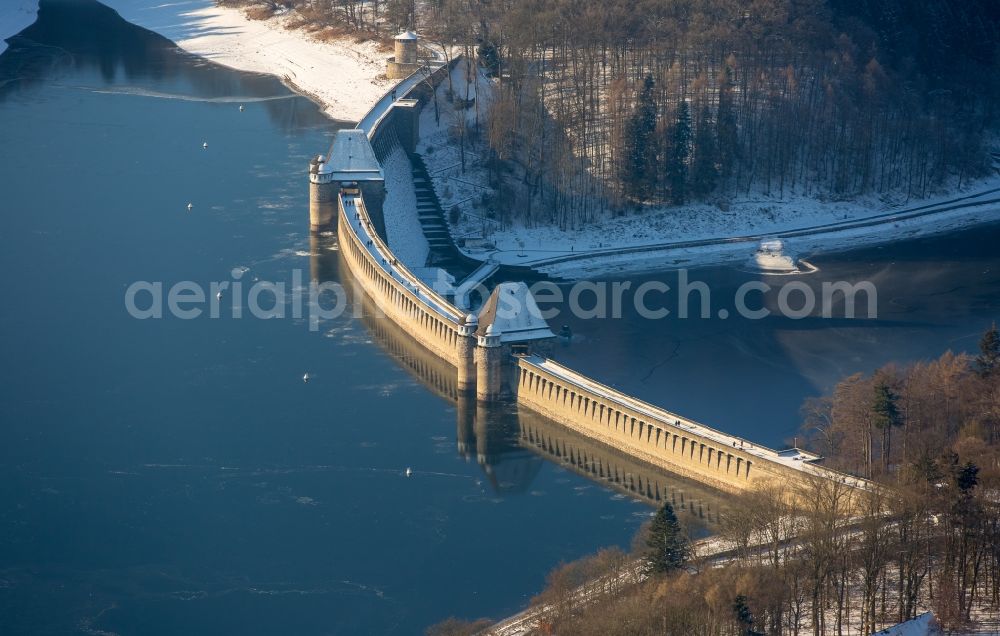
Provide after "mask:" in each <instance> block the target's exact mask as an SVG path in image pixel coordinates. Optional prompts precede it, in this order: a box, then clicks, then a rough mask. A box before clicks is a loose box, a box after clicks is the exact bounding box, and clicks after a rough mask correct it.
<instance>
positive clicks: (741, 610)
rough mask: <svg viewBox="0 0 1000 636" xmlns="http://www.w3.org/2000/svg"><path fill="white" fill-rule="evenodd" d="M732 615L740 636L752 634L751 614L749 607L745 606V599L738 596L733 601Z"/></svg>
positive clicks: (742, 596)
mask: <svg viewBox="0 0 1000 636" xmlns="http://www.w3.org/2000/svg"><path fill="white" fill-rule="evenodd" d="M733 614H735V617H736V626H737V629H738V630H739V634H741V636H750V635H751V634H753V633H754V632H753V629H752V628H753V613H752V612H751V611H750V605H748V604H747V597H746V596H745V595H743V594H740V595H738V596H737V597H736V599H735V600H734V601H733Z"/></svg>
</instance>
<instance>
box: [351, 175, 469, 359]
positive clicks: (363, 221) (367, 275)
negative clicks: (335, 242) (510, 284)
mask: <svg viewBox="0 0 1000 636" xmlns="http://www.w3.org/2000/svg"><path fill="white" fill-rule="evenodd" d="M338 208H339V210H338V211H339V215H338V216H339V217H340V220H339V232H338V234H339V236H340V240H341V249H343V250H344V253H345V255H346V257H347V259H348V262H349V264H350V266H351V270H352V271H353V272H354V273H355V279H356V280H357V281H358V282H359V283H360V284H361V286H362V287H363V288H364V290H365V292H366V293H367V294H368V295H369V296H370V297H371V298H372V300H373V301H374V302H375V305H376V306H377V307H378V308H379V309H380V310H381V311H382V312H384V313H385V315H386V316H387V317H389V318H390V319H391V320H392V321H393V322H395V323H397V324H399V325H400V326H401V327H403V328H404V329H406V330H408V331H410V332H411V333H413V334H414V335H415V336H417V338H418V339H419V340H420V341H421V343H423V344H424V346H426V347H427V348H428V349H430V350H431V351H433V352H434V353H436V354H437V355H439V356H441V357H442V358H444V359H445V360H447V361H448V362H449V363H451V364H453V365H456V366H457V365H458V364H459V359H458V339H459V337H460V335H459V332H458V329H459V324H460V322H461V320H462V317H463V314H462V312H461V311H459V310H458V309H457V308H456V307H455V306H454V305H452V304H451V303H449V302H448V301H447V300H445V299H444V298H443V297H442V296H441V295H440V294H438V293H437V292H436V291H434V290H433V289H431V287H429V286H428V285H427V284H426V283H424V282H423V281H421V280H420V279H419V278H417V277H416V276H415V275H414V274H413V273H412V272H410V270H409V269H407V267H406V266H405V265H403V264H402V263H400V262H399V260H398V259H397V258H396V257H395V256H394V255H393V253H392V252H391V251H390V250H389V247H388V246H387V245H386V244H385V243H384V242H383V241H382V239H381V238H380V237H379V236H378V233H377V232H375V228H374V226H373V225H372V222H371V220H370V219H369V218H368V213H367V212H366V211H365V204H364V200H363V199H362V198H361V197H360V196H358V195H351V194H344V193H341V194H340V195H338Z"/></svg>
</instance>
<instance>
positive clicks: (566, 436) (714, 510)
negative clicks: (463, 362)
mask: <svg viewBox="0 0 1000 636" xmlns="http://www.w3.org/2000/svg"><path fill="white" fill-rule="evenodd" d="M310 247H311V255H310V268H311V278H312V280H314V281H317V282H328V281H336V282H339V283H340V284H341V285H343V287H344V289H345V291H346V293H347V297H348V299H349V301H350V303H351V304H352V306H353V307H355V308H356V307H358V306H360V308H361V312H360V317H361V321H362V323H364V325H365V327H366V328H367V329H368V331H369V333H370V334H371V336H372V339H373V340H374V341H375V343H376V344H377V345H378V346H379V347H380V348H381V349H382V350H383V351H385V352H386V353H388V354H389V355H390V356H392V358H393V359H394V360H395V361H396V362H397V363H398V364H399V365H400V366H402V367H403V368H405V369H407V370H408V371H409V372H410V373H411V375H412V376H413V377H414V378H415V379H416V380H417V381H418V382H420V383H421V384H422V385H423V386H424V387H426V388H427V389H429V390H430V391H432V392H433V393H435V394H437V395H438V396H440V397H442V398H444V399H447V400H448V401H449V402H452V403H453V404H455V411H456V428H455V442H456V447H457V450H458V453H459V454H460V455H462V456H463V457H465V458H466V459H467V460H469V461H472V460H473V459H474V460H475V461H476V462H477V463H478V464H479V465H480V466H481V467H482V469H483V472H484V474H485V475H486V477H487V480H488V481H489V483H490V485H491V487H492V488H493V490H494V492H497V493H501V494H503V493H509V494H517V493H524V492H527V491H528V490H529V488H530V486H531V483H532V481H534V479H535V476H536V475H537V474H538V472H539V470H540V469H541V464H542V462H543V461H544V460H546V459H547V460H549V461H552V462H554V463H556V464H558V465H560V466H561V467H563V468H566V469H568V470H572V471H573V472H575V473H577V474H580V475H583V476H584V477H587V478H588V479H590V480H592V481H595V482H597V483H598V484H600V485H601V486H604V487H606V488H609V489H611V490H615V491H617V492H619V493H622V494H625V495H628V496H630V497H634V498H636V499H637V500H642V501H644V502H646V503H648V504H650V505H654V506H659V505H662V503H664V502H670V503H671V505H673V506H674V508H675V510H677V512H678V514H679V515H680V516H681V517H682V518H684V519H685V521H686V522H687V523H688V524H689V526H691V527H692V529H697V528H702V529H703V531H702V532H699V533H698V534H702V533H706V530H705V527H706V526H713V525H716V524H717V523H718V522H719V515H720V513H721V512H722V511H723V510H724V509H725V505H726V500H727V497H726V495H724V494H722V493H719V492H718V491H714V490H712V489H711V488H709V487H706V486H703V485H701V484H698V483H697V482H694V481H692V480H689V479H685V478H683V477H680V476H677V475H673V474H671V473H668V472H666V471H663V470H660V469H657V468H654V467H653V466H650V465H648V464H646V463H644V462H642V461H640V460H637V459H635V458H632V457H630V456H628V455H627V454H625V453H621V452H617V451H615V450H614V449H612V448H609V447H608V446H606V445H604V444H600V443H599V442H595V441H593V440H591V439H589V438H587V437H586V436H584V435H580V434H579V433H576V432H574V431H573V430H571V429H569V428H566V427H564V426H562V425H560V424H557V423H555V422H553V421H551V420H549V419H547V418H546V417H544V416H543V415H540V414H538V413H535V412H533V411H530V410H528V409H523V408H518V406H517V404H516V403H512V402H501V403H485V402H480V401H477V400H476V399H475V396H472V395H468V394H467V393H465V392H462V391H460V390H459V388H458V383H457V379H456V378H457V376H456V373H455V368H454V367H453V366H452V365H450V364H449V363H448V362H446V361H444V360H443V359H442V358H440V357H439V356H436V355H434V354H433V353H431V352H430V351H428V350H427V349H425V348H424V347H423V346H422V345H421V344H420V343H419V342H418V341H417V340H416V339H415V338H413V337H412V336H410V335H409V334H408V333H406V332H404V331H402V330H400V329H399V328H398V327H397V326H396V325H395V324H394V323H393V322H392V321H391V320H389V319H388V318H386V317H384V316H382V315H381V312H380V310H379V309H378V307H377V306H376V305H375V303H374V302H373V301H372V300H371V298H370V297H369V296H368V295H367V294H365V293H364V292H363V291H362V290H360V289H356V288H355V286H354V285H353V282H352V279H351V275H350V269H349V268H348V267H346V264H345V266H344V267H341V264H342V261H341V259H342V258H343V254H342V253H341V252H340V251H339V250H338V249H337V239H336V237H335V236H333V235H329V236H319V235H315V234H314V235H313V236H312V237H311V238H310Z"/></svg>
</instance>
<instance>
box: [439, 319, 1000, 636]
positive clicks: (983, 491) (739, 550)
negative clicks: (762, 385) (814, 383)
mask: <svg viewBox="0 0 1000 636" xmlns="http://www.w3.org/2000/svg"><path fill="white" fill-rule="evenodd" d="M804 411H805V414H806V418H805V420H806V423H805V425H804V429H805V430H806V432H807V433H809V444H811V445H812V449H813V450H816V451H820V452H823V453H825V454H826V455H827V457H826V460H825V461H826V463H827V464H829V465H832V466H837V467H840V468H842V469H847V470H851V471H853V472H855V473H857V474H862V475H863V474H868V475H871V476H872V478H873V479H874V481H875V483H876V484H877V486H876V488H875V489H873V491H872V494H871V496H869V497H866V498H864V500H863V502H862V504H861V506H860V509H859V507H858V506H853V507H852V506H851V505H850V503H849V502H850V501H851V498H850V496H849V492H848V487H847V486H845V485H843V484H841V483H839V482H836V481H831V480H825V479H822V480H821V479H817V480H815V481H811V482H810V481H807V482H806V483H805V484H804V485H802V489H803V491H804V492H803V493H802V496H800V497H797V498H790V497H789V496H788V495H789V492H790V487H789V486H788V485H775V486H769V487H764V488H761V489H759V490H758V491H756V492H753V493H749V494H747V495H743V496H741V497H740V498H739V499H737V500H734V501H732V502H731V505H730V506H729V508H728V509H727V510H726V511H725V512H724V513H723V514H722V523H721V527H720V528H719V536H720V538H721V539H724V540H726V541H727V542H728V543H727V545H728V546H731V548H730V549H729V551H728V552H726V553H724V555H723V556H722V557H718V556H717V557H712V558H708V557H707V556H705V555H701V556H700V555H699V554H698V553H697V551H690V550H686V549H684V548H683V546H682V545H681V544H678V543H677V539H678V538H679V537H680V535H679V531H678V529H677V526H676V521H675V520H672V519H667V520H666V522H664V521H663V520H661V518H662V517H664V516H669V517H672V513H670V514H669V515H667V514H666V513H665V512H664V510H665V509H666V508H668V507H669V505H666V506H664V508H661V511H660V513H658V514H657V517H656V518H654V520H653V522H652V523H651V524H650V526H649V528H647V529H646V530H644V531H643V533H642V534H641V535H640V536H639V537H638V538H637V541H636V549H635V550H634V551H633V554H625V553H622V552H621V551H619V550H614V549H613V550H606V551H603V552H600V553H598V554H597V555H594V556H592V557H589V558H587V559H584V560H581V561H579V562H575V563H571V564H567V565H563V566H560V567H559V568H557V569H556V570H554V571H553V572H552V573H551V575H550V576H549V580H548V585H547V587H546V589H545V590H544V591H543V592H542V593H541V594H540V595H539V596H538V597H537V599H536V600H535V603H536V604H538V605H543V606H545V607H547V608H548V611H547V612H546V613H545V616H544V619H543V621H542V623H543V625H542V628H541V630H540V633H551V634H577V635H580V636H585V635H587V634H595V635H596V634H601V635H615V634H630V635H644V634H649V635H650V636H652V635H654V634H655V635H658V636H663V635H667V636H670V635H677V636H691V635H703V636H749V635H751V634H769V635H772V636H774V635H779V634H815V635H816V636H819V635H820V634H838V635H842V634H871V633H873V632H875V631H877V630H879V629H882V628H884V627H886V626H889V625H894V624H896V623H898V622H902V621H904V620H908V619H910V618H913V617H914V616H917V615H919V614H921V613H922V612H924V611H928V610H930V611H933V612H934V614H935V616H936V619H937V620H938V621H939V622H940V623H941V624H942V625H943V626H944V627H945V628H946V629H958V630H961V631H962V633H969V632H973V631H975V632H979V633H996V632H995V631H994V630H995V629H997V627H998V626H1000V333H998V331H997V329H996V328H995V327H994V328H992V329H990V330H988V331H987V332H986V334H985V335H984V336H983V338H982V341H981V345H980V353H979V355H977V356H974V357H973V356H965V355H953V354H951V353H946V354H944V355H943V356H942V357H941V358H940V359H938V360H935V361H930V362H925V363H919V364H915V365H912V366H909V367H906V368H899V367H894V366H888V367H885V368H883V369H880V370H879V371H877V372H876V373H874V374H872V375H871V376H851V377H849V378H846V379H845V380H844V381H843V382H841V383H840V384H839V385H838V386H837V388H836V390H835V391H833V393H832V394H831V395H830V396H827V397H825V398H822V399H820V400H816V401H812V402H810V403H809V404H807V405H806V407H805V409H804ZM651 547H652V548H653V551H652V552H650V548H651ZM637 559H638V560H640V561H646V562H647V563H648V564H649V568H648V571H649V572H650V576H649V577H648V578H646V579H645V580H644V581H642V582H638V583H636V582H632V581H629V580H627V579H623V578H622V577H621V576H619V573H621V572H624V571H626V570H627V568H628V567H630V564H632V563H635V562H636V560H637ZM588 581H590V582H593V581H606V582H607V583H606V584H603V585H602V586H601V587H600V588H599V589H600V591H599V593H595V594H593V595H589V596H587V597H583V596H581V595H580V594H579V593H578V592H577V590H578V589H579V588H580V586H581V585H582V584H584V583H586V582H588ZM487 624H488V622H485V621H480V622H476V623H464V622H462V621H458V620H454V619H451V620H449V621H445V622H443V623H441V624H440V625H438V626H435V627H433V628H432V629H430V630H429V631H428V633H429V634H434V635H436V636H444V635H457V634H463V633H478V632H477V630H479V629H482V628H483V627H484V626H485V625H487ZM984 629H985V630H986V632H981V630H984Z"/></svg>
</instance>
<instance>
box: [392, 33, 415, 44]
mask: <svg viewBox="0 0 1000 636" xmlns="http://www.w3.org/2000/svg"><path fill="white" fill-rule="evenodd" d="M393 39H394V40H399V41H401V42H403V41H406V42H408V41H410V40H412V41H414V42H416V41H417V34H416V33H414V32H413V31H403V32H402V33H400V34H399V35H397V36H396V37H395V38H393Z"/></svg>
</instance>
